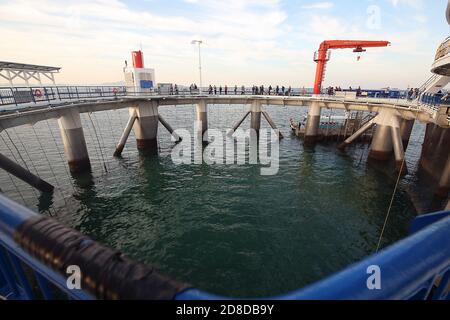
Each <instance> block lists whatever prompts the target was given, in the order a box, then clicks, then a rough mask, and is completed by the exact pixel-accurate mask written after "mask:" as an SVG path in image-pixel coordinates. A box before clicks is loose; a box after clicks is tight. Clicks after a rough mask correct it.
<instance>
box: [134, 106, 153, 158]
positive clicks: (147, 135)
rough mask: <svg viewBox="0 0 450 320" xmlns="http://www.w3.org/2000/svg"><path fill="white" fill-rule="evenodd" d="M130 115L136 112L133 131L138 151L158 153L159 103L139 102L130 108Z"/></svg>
mask: <svg viewBox="0 0 450 320" xmlns="http://www.w3.org/2000/svg"><path fill="white" fill-rule="evenodd" d="M129 111H130V115H132V114H133V113H134V112H136V115H137V119H136V121H135V122H134V125H133V130H134V135H135V136H136V143H137V148H138V150H141V151H152V152H153V151H156V150H157V148H158V140H157V138H158V121H159V119H158V102H157V101H146V102H139V103H138V104H137V105H136V106H135V107H132V108H130V110H129Z"/></svg>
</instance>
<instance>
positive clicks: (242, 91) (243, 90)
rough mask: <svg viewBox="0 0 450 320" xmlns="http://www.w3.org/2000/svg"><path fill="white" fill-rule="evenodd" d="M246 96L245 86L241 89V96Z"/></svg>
mask: <svg viewBox="0 0 450 320" xmlns="http://www.w3.org/2000/svg"><path fill="white" fill-rule="evenodd" d="M244 94H245V86H242V87H241V95H244Z"/></svg>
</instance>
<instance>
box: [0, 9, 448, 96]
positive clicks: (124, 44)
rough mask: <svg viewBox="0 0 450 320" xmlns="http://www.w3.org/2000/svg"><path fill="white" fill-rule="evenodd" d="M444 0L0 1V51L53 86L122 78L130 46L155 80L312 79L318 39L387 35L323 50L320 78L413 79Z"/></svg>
mask: <svg viewBox="0 0 450 320" xmlns="http://www.w3.org/2000/svg"><path fill="white" fill-rule="evenodd" d="M447 3H448V1H447V0H359V1H356V0H330V1H314V0H228V1H221V0H146V1H137V0H63V1H61V0H58V1H55V0H11V1H10V0H0V34H1V42H0V60H1V61H12V62H22V63H32V64H41V65H50V66H58V67H62V70H61V73H60V74H59V75H57V82H58V83H60V84H63V83H64V84H106V83H114V82H118V81H123V78H124V77H123V71H122V68H123V66H124V61H125V60H128V61H130V60H131V54H130V52H131V51H133V50H139V49H141V48H142V50H143V51H144V57H145V64H146V67H149V68H154V69H155V71H156V81H157V82H170V83H178V84H184V85H189V84H191V83H194V82H195V83H197V84H198V83H199V73H198V50H197V48H196V47H195V46H194V45H192V44H191V40H193V39H201V40H202V41H203V42H204V44H203V46H202V64H203V84H204V85H208V84H217V85H219V84H221V85H225V84H227V85H229V86H234V85H235V84H236V85H242V84H244V85H253V84H257V85H261V84H264V85H266V86H268V85H269V84H271V85H277V84H279V85H286V86H289V85H291V86H293V87H303V86H305V87H312V85H313V81H314V73H315V63H314V61H313V54H314V51H316V50H317V48H318V47H319V45H320V43H321V42H322V41H323V40H334V39H347V40H387V41H390V42H391V43H392V45H391V46H390V47H388V48H373V49H369V50H368V51H367V52H366V53H364V54H363V55H362V57H361V60H360V61H357V56H356V54H355V53H353V52H352V50H336V51H333V52H332V56H331V61H330V62H329V64H328V66H327V74H326V78H325V82H324V85H325V86H329V85H332V86H341V87H348V86H353V87H355V86H358V85H361V86H362V87H364V88H382V87H387V86H389V87H391V88H407V87H410V86H413V87H416V86H419V85H421V84H422V83H423V82H425V81H426V79H427V78H428V77H429V76H430V75H431V74H430V66H431V64H432V62H433V58H434V55H435V52H436V49H437V47H438V46H439V44H440V43H441V42H442V41H443V40H444V39H445V38H446V37H448V36H449V31H450V26H449V25H448V24H447V21H446V20H445V8H446V6H447Z"/></svg>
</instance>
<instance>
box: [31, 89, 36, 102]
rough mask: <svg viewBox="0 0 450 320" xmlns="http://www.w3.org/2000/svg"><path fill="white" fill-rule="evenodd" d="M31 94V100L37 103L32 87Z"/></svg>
mask: <svg viewBox="0 0 450 320" xmlns="http://www.w3.org/2000/svg"><path fill="white" fill-rule="evenodd" d="M30 93H31V99H33V102H34V103H36V99H35V98H34V92H33V88H32V87H30Z"/></svg>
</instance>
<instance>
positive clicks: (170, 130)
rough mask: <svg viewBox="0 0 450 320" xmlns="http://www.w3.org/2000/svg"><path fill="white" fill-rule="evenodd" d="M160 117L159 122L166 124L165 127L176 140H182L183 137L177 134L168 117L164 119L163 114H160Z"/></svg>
mask: <svg viewBox="0 0 450 320" xmlns="http://www.w3.org/2000/svg"><path fill="white" fill-rule="evenodd" d="M158 119H159V122H161V124H162V125H163V126H164V128H166V129H167V131H169V133H170V134H171V135H172V136H173V137H174V139H175V141H176V142H180V141H181V138H180V137H179V136H178V135H177V134H176V132H175V130H173V129H172V127H171V126H170V124H169V123H168V122H167V121H166V119H164V118H163V116H162V115H160V114H158Z"/></svg>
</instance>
